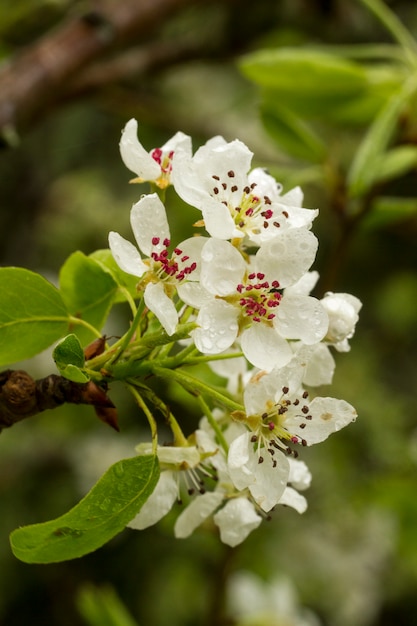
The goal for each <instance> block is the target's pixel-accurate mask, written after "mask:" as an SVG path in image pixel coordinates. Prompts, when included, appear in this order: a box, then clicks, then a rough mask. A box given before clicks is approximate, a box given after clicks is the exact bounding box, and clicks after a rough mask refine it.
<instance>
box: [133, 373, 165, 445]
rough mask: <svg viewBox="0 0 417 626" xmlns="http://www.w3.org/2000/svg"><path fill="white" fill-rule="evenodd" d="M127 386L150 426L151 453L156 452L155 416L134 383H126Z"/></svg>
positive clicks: (156, 432) (156, 430)
mask: <svg viewBox="0 0 417 626" xmlns="http://www.w3.org/2000/svg"><path fill="white" fill-rule="evenodd" d="M127 387H128V389H129V391H130V392H131V393H132V395H133V397H134V398H135V400H136V402H137V404H138V406H139V407H140V408H141V409H142V411H143V412H144V413H145V415H146V419H147V420H148V423H149V426H150V428H151V435H152V453H153V454H156V452H157V446H158V429H157V426H156V421H155V418H154V416H153V415H152V413H151V412H150V410H149V408H148V406H147V405H146V402H145V401H144V400H143V398H142V396H141V395H140V393H139V391H138V390H137V388H136V385H132V384H128V385H127Z"/></svg>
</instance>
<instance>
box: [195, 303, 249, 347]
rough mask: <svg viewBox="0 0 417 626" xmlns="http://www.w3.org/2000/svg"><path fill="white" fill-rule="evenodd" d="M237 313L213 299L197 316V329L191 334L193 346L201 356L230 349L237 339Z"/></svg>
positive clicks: (229, 305)
mask: <svg viewBox="0 0 417 626" xmlns="http://www.w3.org/2000/svg"><path fill="white" fill-rule="evenodd" d="M237 314H238V311H237V310H236V308H235V307H234V306H233V305H231V304H227V302H224V301H223V300H215V299H213V300H212V301H211V302H210V303H208V304H205V305H204V306H202V308H201V309H200V311H199V313H198V315H197V320H196V322H197V324H198V325H199V328H197V329H196V330H194V331H193V332H192V336H193V340H194V343H195V346H196V348H197V349H198V350H200V352H202V353H203V354H219V353H220V352H224V350H227V349H228V348H230V346H231V345H232V344H233V342H234V341H235V339H236V337H237V332H238V323H237Z"/></svg>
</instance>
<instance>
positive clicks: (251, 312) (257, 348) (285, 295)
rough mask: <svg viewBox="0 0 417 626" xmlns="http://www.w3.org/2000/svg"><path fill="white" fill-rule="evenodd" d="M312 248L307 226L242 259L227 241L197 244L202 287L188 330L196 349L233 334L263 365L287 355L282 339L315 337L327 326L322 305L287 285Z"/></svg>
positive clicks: (205, 349) (214, 346)
mask: <svg viewBox="0 0 417 626" xmlns="http://www.w3.org/2000/svg"><path fill="white" fill-rule="evenodd" d="M316 249H317V241H316V238H315V237H314V235H313V234H312V233H311V232H310V231H308V230H305V229H301V228H298V229H292V230H288V231H283V232H282V233H280V234H279V235H277V236H276V237H275V238H274V239H273V240H270V241H269V242H267V243H265V244H264V245H263V246H262V247H261V248H260V249H259V250H258V252H257V253H256V255H254V256H253V257H251V258H250V262H249V263H248V262H247V260H245V258H244V257H243V256H242V254H241V253H240V252H239V251H238V250H237V249H236V248H235V247H234V246H233V245H232V244H231V243H230V242H228V241H222V240H219V239H213V238H211V239H208V241H207V242H206V243H205V244H204V246H203V248H202V250H201V275H200V287H203V288H204V290H205V292H206V293H205V294H204V297H203V298H202V300H201V304H200V307H199V309H200V310H199V312H198V315H197V319H196V323H197V324H198V328H197V329H196V330H195V331H194V332H193V339H194V342H195V345H196V347H197V348H198V349H199V350H200V352H202V353H204V354H218V353H220V352H223V351H224V350H227V349H228V348H230V347H231V346H232V344H233V343H234V342H235V340H236V339H237V337H238V336H239V340H240V343H241V347H242V351H243V353H244V355H245V357H246V358H247V359H248V361H249V362H250V363H252V364H253V365H255V366H256V367H259V368H260V369H265V370H268V371H269V370H271V369H273V368H274V367H280V366H283V365H285V364H286V363H288V361H289V360H290V359H291V357H292V350H291V347H290V345H289V343H288V340H290V339H291V340H301V341H303V342H304V343H306V344H314V343H318V342H319V341H320V340H321V339H322V338H323V337H324V335H325V334H326V332H327V328H328V319H327V314H326V312H325V310H324V308H323V307H322V306H321V304H320V302H319V301H318V300H317V299H315V298H313V297H311V296H307V295H302V294H301V293H299V292H298V291H296V290H295V291H293V292H291V289H289V288H290V287H291V285H292V284H296V283H297V282H298V281H300V279H301V278H302V276H303V275H304V273H305V272H306V271H307V270H308V268H309V267H310V265H311V263H312V262H313V260H314V257H315V253H316ZM207 292H208V293H209V294H212V298H211V299H210V298H208V297H207ZM194 304H198V303H197V302H194Z"/></svg>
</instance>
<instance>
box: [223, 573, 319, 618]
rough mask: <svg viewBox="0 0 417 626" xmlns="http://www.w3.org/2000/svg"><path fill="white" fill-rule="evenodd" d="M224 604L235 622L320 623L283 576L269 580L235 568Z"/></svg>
mask: <svg viewBox="0 0 417 626" xmlns="http://www.w3.org/2000/svg"><path fill="white" fill-rule="evenodd" d="M227 606H228V613H229V615H230V618H231V623H233V624H236V625H237V626H284V625H285V626H320V623H321V622H320V620H319V619H318V618H317V617H316V615H315V614H314V613H313V612H311V611H310V610H309V609H306V608H304V607H302V606H301V605H300V602H299V600H298V598H297V594H296V590H295V589H294V587H293V585H292V582H291V581H290V580H289V579H287V578H284V577H282V576H275V577H274V578H273V579H272V580H270V581H265V580H262V579H261V578H259V577H258V576H257V575H256V574H254V573H253V572H249V571H244V570H240V571H237V572H234V573H233V574H232V576H231V577H230V579H229V581H228V588H227Z"/></svg>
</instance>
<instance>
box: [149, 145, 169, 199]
mask: <svg viewBox="0 0 417 626" xmlns="http://www.w3.org/2000/svg"><path fill="white" fill-rule="evenodd" d="M173 156H174V151H173V150H169V151H168V152H164V151H163V150H161V148H154V150H152V152H151V157H152V158H153V160H154V161H156V162H157V163H158V165H159V166H160V167H161V176H160V177H159V178H158V179H157V180H156V181H155V183H156V185H157V186H158V187H159V188H160V189H165V188H166V187H168V185H169V184H170V182H171V172H172V159H173Z"/></svg>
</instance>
